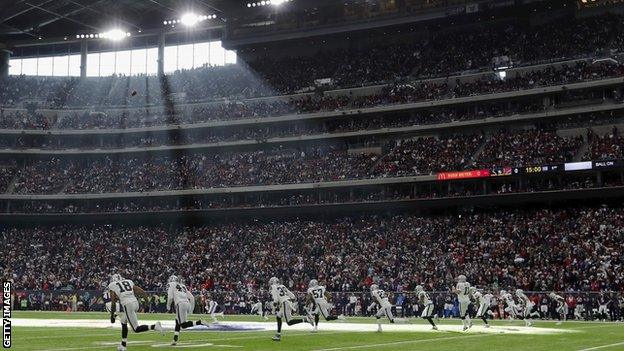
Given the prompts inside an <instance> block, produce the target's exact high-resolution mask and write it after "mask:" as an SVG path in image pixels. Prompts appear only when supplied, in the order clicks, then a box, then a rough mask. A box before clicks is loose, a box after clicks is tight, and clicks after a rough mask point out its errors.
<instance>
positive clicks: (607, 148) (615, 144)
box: [585, 128, 624, 160]
mask: <svg viewBox="0 0 624 351" xmlns="http://www.w3.org/2000/svg"><path fill="white" fill-rule="evenodd" d="M588 139H589V150H588V151H587V154H586V155H585V159H586V160H617V159H622V158H624V138H622V136H621V135H619V133H618V130H617V128H614V129H613V131H612V132H611V133H610V134H606V135H595V134H594V133H593V132H591V130H590V131H589V132H588Z"/></svg>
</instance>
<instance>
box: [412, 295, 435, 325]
mask: <svg viewBox="0 0 624 351" xmlns="http://www.w3.org/2000/svg"><path fill="white" fill-rule="evenodd" d="M415 291H416V297H417V299H418V303H419V304H421V305H422V306H423V311H422V313H421V314H420V317H421V318H422V319H425V320H427V321H428V322H429V324H431V326H432V329H433V330H438V327H437V326H436V324H435V323H434V322H433V315H434V314H435V306H434V305H433V301H432V300H431V298H429V294H427V292H426V291H425V290H424V289H423V287H422V286H421V285H416V289H415Z"/></svg>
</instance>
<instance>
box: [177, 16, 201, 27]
mask: <svg viewBox="0 0 624 351" xmlns="http://www.w3.org/2000/svg"><path fill="white" fill-rule="evenodd" d="M180 21H182V24H183V25H185V26H187V27H192V26H194V25H196V24H197V23H199V22H200V21H201V17H200V16H198V15H196V14H194V13H186V14H184V16H182V18H180Z"/></svg>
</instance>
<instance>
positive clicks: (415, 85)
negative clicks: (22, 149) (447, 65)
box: [0, 61, 624, 129]
mask: <svg viewBox="0 0 624 351" xmlns="http://www.w3.org/2000/svg"><path fill="white" fill-rule="evenodd" d="M623 74H624V66H622V65H619V64H612V63H605V64H591V63H590V62H587V61H581V62H577V63H575V64H563V65H561V66H546V67H544V68H540V69H538V70H535V71H526V72H522V73H521V72H517V73H515V74H513V75H510V76H509V77H507V78H506V79H504V80H502V79H499V78H497V77H495V76H494V75H492V74H485V75H482V76H481V77H480V78H476V79H474V80H464V81H460V80H456V81H450V80H445V81H441V82H440V81H419V82H409V81H407V82H402V83H397V84H389V85H386V86H384V87H383V88H381V89H380V90H378V91H377V92H375V93H373V94H371V95H363V96H356V95H337V96H316V95H314V96H313V95H306V96H304V97H291V98H287V99H272V100H248V101H245V100H241V101H236V102H231V101H226V102H220V103H210V104H206V105H203V106H200V107H186V108H182V109H180V111H175V112H171V111H169V112H168V113H164V112H163V111H162V110H161V109H152V110H150V111H147V110H141V111H138V110H122V111H118V112H113V111H109V112H101V111H100V112H82V113H72V114H68V115H64V116H62V117H58V118H53V119H54V120H58V121H57V122H56V123H55V124H51V123H50V122H49V121H48V120H47V119H46V118H44V117H42V116H40V115H39V114H32V113H31V114H27V113H17V114H15V113H14V114H8V113H7V116H6V117H4V116H3V117H2V118H4V121H3V123H2V124H1V125H0V126H5V127H6V128H11V129H22V128H23V129H49V128H52V127H54V128H60V129H94V128H98V129H119V128H121V129H123V128H136V127H149V126H155V125H171V124H174V125H177V124H190V123H200V122H209V121H220V120H233V119H243V118H245V119H249V118H265V117H273V116H280V115H288V114H304V113H312V112H327V111H343V110H359V109H362V108H369V107H376V106H382V105H392V104H405V103H414V102H422V101H427V100H439V99H449V98H457V97H466V96H474V95H479V94H488V93H498V92H506V91H515V90H523V89H531V88H537V87H541V86H549V85H557V84H569V83H575V82H580V81H588V80H596V79H603V78H608V77H615V76H621V75H623ZM533 107H535V106H534V105H529V106H525V107H524V108H522V109H521V110H520V111H526V110H531V109H532V108H533ZM476 116H477V115H476V114H475V113H473V114H471V115H468V116H467V117H463V118H465V119H471V118H476ZM458 117H459V116H458ZM30 119H32V121H31V120H30ZM42 119H43V120H42Z"/></svg>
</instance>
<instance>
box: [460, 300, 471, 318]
mask: <svg viewBox="0 0 624 351" xmlns="http://www.w3.org/2000/svg"><path fill="white" fill-rule="evenodd" d="M469 305H470V300H459V318H464V317H466V315H467V314H468V306H469Z"/></svg>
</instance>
